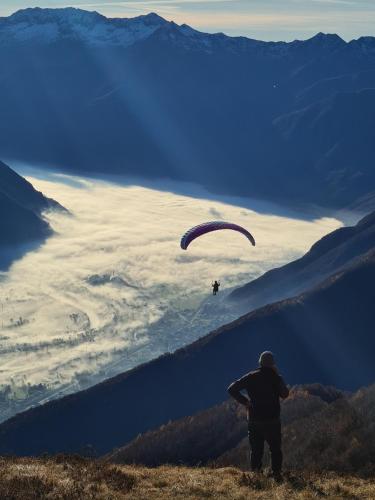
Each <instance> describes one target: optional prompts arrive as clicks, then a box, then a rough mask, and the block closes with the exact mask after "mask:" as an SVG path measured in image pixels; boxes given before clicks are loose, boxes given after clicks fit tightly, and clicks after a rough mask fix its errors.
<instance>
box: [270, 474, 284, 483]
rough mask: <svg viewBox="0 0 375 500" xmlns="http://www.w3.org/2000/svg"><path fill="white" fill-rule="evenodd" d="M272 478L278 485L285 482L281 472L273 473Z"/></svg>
mask: <svg viewBox="0 0 375 500" xmlns="http://www.w3.org/2000/svg"><path fill="white" fill-rule="evenodd" d="M272 477H273V479H274V480H275V482H276V483H282V482H283V481H284V478H283V475H282V474H281V471H278V472H272Z"/></svg>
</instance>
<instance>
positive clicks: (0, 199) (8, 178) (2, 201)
mask: <svg viewBox="0 0 375 500" xmlns="http://www.w3.org/2000/svg"><path fill="white" fill-rule="evenodd" d="M56 208H58V209H63V207H61V205H59V204H58V203H57V202H56V201H54V200H52V199H50V198H46V197H45V196H44V195H43V194H42V193H40V192H39V191H36V190H35V189H34V188H33V186H32V185H31V184H30V183H29V182H28V181H26V179H24V178H23V177H21V176H20V175H18V174H17V173H16V172H14V171H13V170H12V169H11V168H9V167H8V166H7V165H5V164H4V163H3V162H1V161H0V215H1V217H0V266H1V267H2V266H3V265H4V264H5V262H4V261H6V263H9V262H10V261H11V259H12V255H13V256H14V255H15V254H16V253H17V252H16V249H15V248H14V245H19V244H25V243H31V242H35V241H40V240H43V239H44V238H46V237H47V236H48V235H49V234H51V232H52V231H51V228H50V226H49V224H48V223H47V222H46V221H45V220H44V219H43V218H42V216H41V214H42V212H43V211H44V210H48V209H56Z"/></svg>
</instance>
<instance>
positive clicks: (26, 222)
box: [0, 192, 51, 249]
mask: <svg viewBox="0 0 375 500" xmlns="http://www.w3.org/2000/svg"><path fill="white" fill-rule="evenodd" d="M0 214H1V217H0V249H1V247H2V246H3V245H14V244H18V243H26V242H30V241H35V240H38V239H43V238H45V237H46V236H48V235H49V234H50V232H51V231H50V227H49V225H48V223H47V222H46V221H44V220H43V219H41V218H40V217H39V216H38V215H36V214H35V212H33V211H32V210H28V209H27V208H24V207H22V206H20V205H18V204H17V203H15V202H14V201H13V200H11V199H10V198H8V197H7V196H5V195H4V194H2V193H1V192H0Z"/></svg>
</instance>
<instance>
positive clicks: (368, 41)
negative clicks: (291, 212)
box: [0, 8, 375, 206]
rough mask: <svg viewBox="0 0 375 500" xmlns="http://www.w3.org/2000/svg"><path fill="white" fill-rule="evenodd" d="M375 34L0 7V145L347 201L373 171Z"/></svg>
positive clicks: (58, 160) (94, 165)
mask: <svg viewBox="0 0 375 500" xmlns="http://www.w3.org/2000/svg"><path fill="white" fill-rule="evenodd" d="M373 47H374V38H371V37H367V38H360V39H358V40H353V41H352V42H350V43H346V42H345V41H344V40H342V39H341V38H340V37H338V36H337V35H324V34H322V33H319V34H318V35H316V36H314V37H312V38H311V39H309V40H306V41H294V42H291V43H285V42H261V41H258V40H251V39H248V38H245V37H228V36H225V35H224V34H220V33H219V34H212V35H211V34H207V33H201V32H199V31H197V30H194V29H192V28H190V27H189V26H186V25H182V26H178V25H176V24H175V23H173V22H168V21H166V20H164V19H162V18H161V17H159V16H156V15H155V14H150V15H147V16H140V17H137V18H133V19H107V18H105V17H104V16H101V15H99V14H98V13H95V12H87V11H83V10H79V9H71V8H68V9H56V10H54V9H25V10H23V11H20V12H18V13H15V14H13V15H12V16H9V17H6V18H1V19H0V65H1V66H2V67H6V68H7V69H8V72H7V78H4V79H2V80H1V81H0V112H1V115H2V117H3V120H1V121H0V155H3V156H4V157H9V158H19V159H25V160H28V161H30V160H33V161H39V162H46V163H53V164H54V165H60V166H61V167H64V168H69V169H71V170H72V171H75V172H77V171H81V172H82V171H85V172H90V173H95V172H100V173H113V172H116V173H124V174H132V175H138V176H147V177H159V178H160V177H171V178H173V179H183V180H188V181H195V182H199V183H202V184H204V185H205V186H208V187H209V188H210V189H212V190H216V191H221V192H226V193H228V192H232V193H237V194H242V195H257V196H258V197H261V196H263V197H268V198H273V199H281V198H282V199H284V200H288V201H291V202H294V201H295V200H298V201H299V202H301V201H302V202H311V201H313V202H320V203H324V204H326V205H333V204H335V205H338V206H341V205H343V204H348V203H351V202H353V201H354V200H355V198H356V197H358V198H360V197H363V196H365V195H367V194H368V192H369V191H371V190H373V186H374V181H375V177H374V176H375V174H374V169H373V168H372V165H373V162H374V160H375V150H374V146H373V144H374V143H375V140H374V126H373V125H374V123H373V121H374V120H373V116H374V113H373V110H374V89H375V76H374V75H375V72H374V70H373V69H372V68H373V67H374V64H375V51H374V50H373ZM270 179H272V181H271V182H270Z"/></svg>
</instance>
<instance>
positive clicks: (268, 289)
mask: <svg viewBox="0 0 375 500" xmlns="http://www.w3.org/2000/svg"><path fill="white" fill-rule="evenodd" d="M372 248H375V212H373V213H371V214H369V215H367V216H366V217H364V218H363V219H361V220H360V221H359V222H358V223H357V225H356V226H354V227H342V228H340V229H337V230H336V231H333V232H332V233H330V234H328V235H326V236H324V237H323V238H322V239H321V240H320V241H318V242H317V243H315V244H314V245H313V246H312V247H311V249H310V250H309V251H308V252H307V253H306V254H305V255H304V256H303V257H301V258H300V259H298V260H296V261H294V262H290V263H289V264H286V265H285V266H282V267H280V268H278V269H272V270H271V271H268V272H267V273H265V274H264V275H262V276H260V277H259V278H257V279H256V280H254V281H251V282H250V283H248V284H246V285H244V286H242V287H240V288H237V289H236V290H234V291H233V292H232V293H231V295H230V297H229V298H230V299H232V300H234V301H237V302H238V305H239V306H240V307H241V308H243V309H246V310H247V311H249V310H250V309H255V308H257V307H261V306H263V305H265V304H268V303H270V302H275V301H277V300H281V299H284V298H287V297H292V296H295V295H298V294H299V293H301V292H303V291H305V290H308V289H309V288H311V287H312V286H315V285H316V284H318V283H319V282H320V281H322V280H323V279H325V278H327V277H328V276H330V275H331V274H333V273H336V272H338V271H339V270H341V269H342V268H343V267H344V266H348V265H350V264H351V263H352V262H353V260H354V259H356V258H358V257H359V256H360V255H362V254H365V253H366V252H368V251H369V250H371V249H372Z"/></svg>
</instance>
